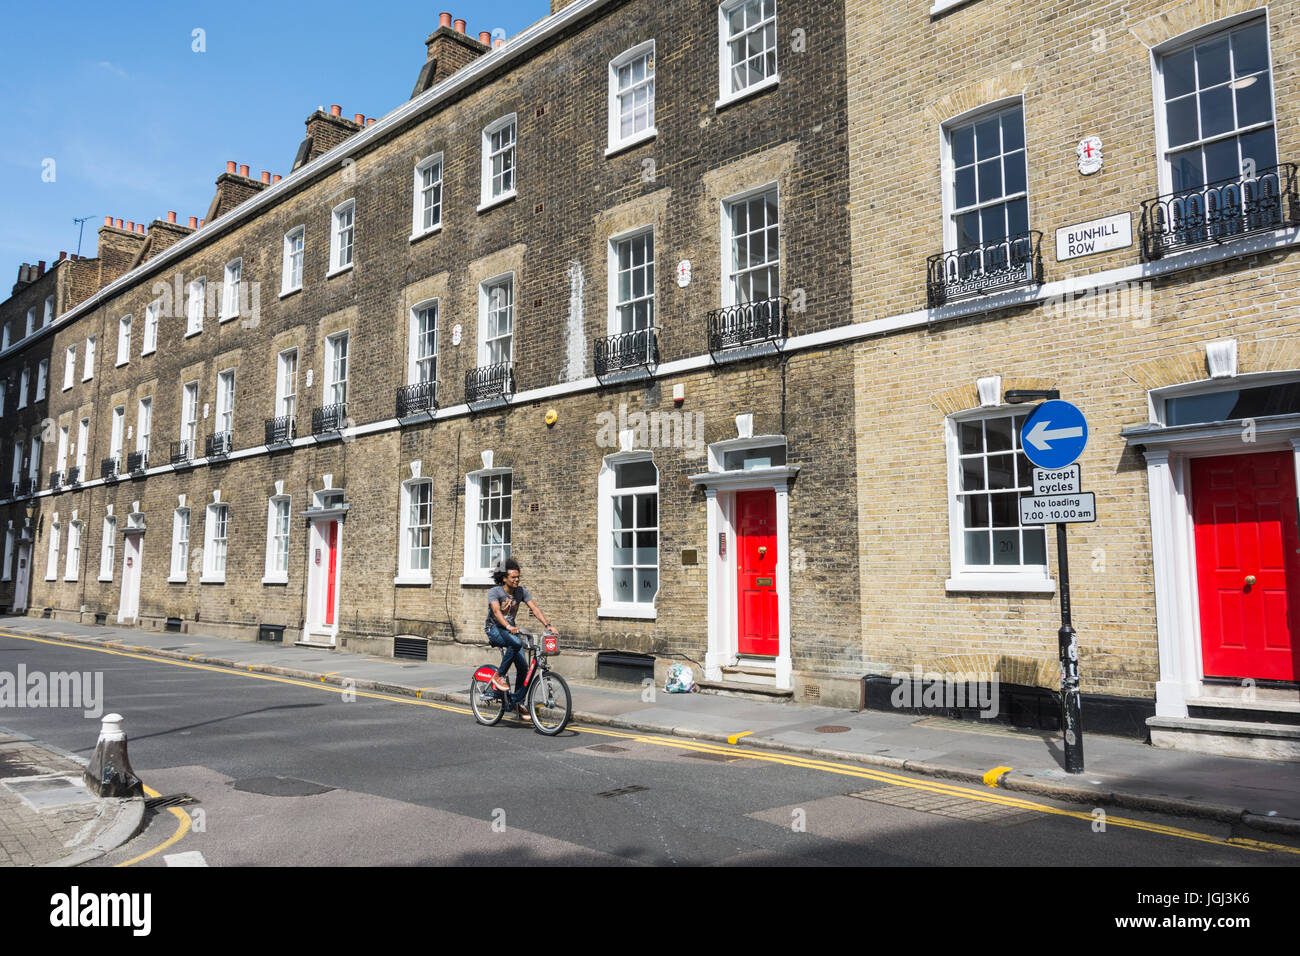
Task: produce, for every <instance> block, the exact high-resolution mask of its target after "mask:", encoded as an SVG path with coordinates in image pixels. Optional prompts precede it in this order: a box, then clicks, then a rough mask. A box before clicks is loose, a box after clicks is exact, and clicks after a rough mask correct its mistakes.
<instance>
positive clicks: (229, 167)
mask: <svg viewBox="0 0 1300 956" xmlns="http://www.w3.org/2000/svg"><path fill="white" fill-rule="evenodd" d="M234 171H235V161H234V160H233V159H228V160H226V172H228V173H233V172H234Z"/></svg>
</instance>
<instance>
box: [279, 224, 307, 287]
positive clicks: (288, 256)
mask: <svg viewBox="0 0 1300 956" xmlns="http://www.w3.org/2000/svg"><path fill="white" fill-rule="evenodd" d="M306 249H307V227H306V226H295V227H294V228H292V229H290V230H289V231H288V232H286V233H285V234H284V257H283V259H282V260H281V262H280V295H281V296H286V295H290V294H291V293H294V292H297V291H298V290H299V289H301V288H302V273H303V259H304V253H305V252H306ZM295 266H296V267H297V274H296V275H295V274H294V268H295Z"/></svg>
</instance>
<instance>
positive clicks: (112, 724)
mask: <svg viewBox="0 0 1300 956" xmlns="http://www.w3.org/2000/svg"><path fill="white" fill-rule="evenodd" d="M83 779H84V780H85V782H86V786H87V787H89V788H90V789H91V790H93V791H95V793H96V794H98V795H99V796H101V797H140V796H144V784H143V783H141V782H140V778H139V777H137V776H136V775H135V771H133V770H132V769H131V760H130V758H129V757H127V755H126V732H125V731H123V730H122V715H121V714H109V715H107V716H106V717H105V718H104V724H103V726H102V727H101V728H100V730H99V740H98V742H97V743H96V744H95V754H94V756H93V757H91V758H90V766H89V767H87V768H86V772H85V774H84V777H83Z"/></svg>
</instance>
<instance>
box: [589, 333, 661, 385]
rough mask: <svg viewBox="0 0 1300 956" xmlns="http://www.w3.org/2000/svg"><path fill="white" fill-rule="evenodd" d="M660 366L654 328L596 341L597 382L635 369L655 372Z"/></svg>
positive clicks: (657, 342) (618, 334)
mask: <svg viewBox="0 0 1300 956" xmlns="http://www.w3.org/2000/svg"><path fill="white" fill-rule="evenodd" d="M658 364H659V340H658V337H657V335H656V333H655V329H654V326H651V327H650V328H648V329H637V330H636V331H633V332H619V333H617V334H616V335H610V336H607V337H605V338H603V339H596V379H597V380H601V379H603V378H605V377H606V376H610V375H613V374H615V373H617V372H627V371H632V370H634V369H642V368H643V369H645V370H646V371H647V372H653V371H654V369H655V367H656V366H658Z"/></svg>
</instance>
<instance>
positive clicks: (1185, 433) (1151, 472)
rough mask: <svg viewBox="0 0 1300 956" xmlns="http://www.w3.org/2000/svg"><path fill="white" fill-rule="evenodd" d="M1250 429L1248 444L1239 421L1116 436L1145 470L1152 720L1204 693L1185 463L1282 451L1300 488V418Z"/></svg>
mask: <svg viewBox="0 0 1300 956" xmlns="http://www.w3.org/2000/svg"><path fill="white" fill-rule="evenodd" d="M1251 424H1252V430H1251V431H1250V432H1249V436H1250V437H1249V439H1246V438H1244V437H1243V435H1244V432H1243V423H1242V422H1240V421H1228V422H1214V423H1209V424H1196V425H1176V426H1163V425H1158V424H1157V425H1141V426H1137V427H1134V428H1126V429H1124V431H1123V433H1122V434H1123V437H1124V438H1125V439H1126V440H1127V441H1128V443H1129V444H1130V445H1136V446H1138V448H1139V450H1140V451H1142V453H1143V456H1144V458H1145V460H1146V466H1147V484H1148V490H1149V495H1150V501H1151V551H1152V566H1153V577H1154V581H1155V599H1156V633H1157V640H1158V644H1159V655H1160V678H1159V680H1158V681H1157V682H1156V716H1157V717H1175V718H1184V717H1186V716H1187V702H1188V699H1189V698H1194V697H1200V696H1202V694H1203V683H1202V679H1203V677H1204V670H1203V665H1202V662H1201V622H1200V608H1199V604H1198V600H1197V587H1196V541H1195V528H1194V525H1193V520H1192V506H1191V495H1190V492H1191V460H1192V459H1193V458H1201V457H1209V456H1214V455H1244V454H1254V453H1256V452H1269V451H1285V450H1289V451H1291V452H1292V453H1293V455H1294V458H1295V466H1296V481H1297V487H1300V415H1276V416H1271V417H1268V418H1261V419H1257V420H1255V421H1254V422H1252V423H1251Z"/></svg>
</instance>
